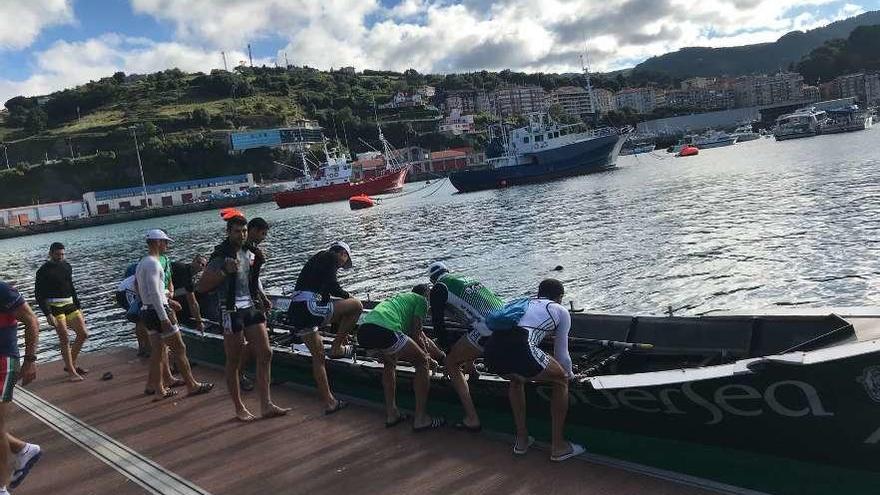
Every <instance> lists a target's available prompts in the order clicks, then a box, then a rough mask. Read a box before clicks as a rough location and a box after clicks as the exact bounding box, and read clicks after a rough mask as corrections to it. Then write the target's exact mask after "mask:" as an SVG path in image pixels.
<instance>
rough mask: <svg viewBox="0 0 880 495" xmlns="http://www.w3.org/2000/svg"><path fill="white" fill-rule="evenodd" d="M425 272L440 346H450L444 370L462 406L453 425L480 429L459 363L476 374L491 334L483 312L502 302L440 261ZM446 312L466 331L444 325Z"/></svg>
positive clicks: (433, 323) (498, 306)
mask: <svg viewBox="0 0 880 495" xmlns="http://www.w3.org/2000/svg"><path fill="white" fill-rule="evenodd" d="M428 276H429V277H430V279H431V283H433V284H434V285H433V287H431V296H430V301H431V323H432V326H433V329H434V333H435V335H436V336H437V337H438V338H439V339H440V344H441V346H442V347H443V348H448V347H449V346H450V345H451V346H452V348H451V349H450V350H449V353H448V354H447V355H446V372H447V373H448V374H449V378H450V379H451V380H452V387H453V388H454V389H455V392H456V393H457V394H458V398H459V399H460V400H461V405H462V408H464V418H463V419H462V420H461V421H460V422H459V423H456V425H455V427H456V428H458V429H460V430H466V431H473V432H477V431H480V429H481V426H480V417H479V416H478V415H477V409H476V408H475V407H474V401H473V399H472V398H471V392H470V389H469V388H468V384H467V381H465V379H464V373H463V372H462V367H464V366H468V367H469V368H470V373H471V374H472V376H476V370H475V369H474V367H473V362H474V360H475V359H477V358H478V357H480V356H482V355H483V344H484V343H485V341H486V339H487V338H488V336H489V335H490V334H491V331H490V330H489V328H488V327H487V326H486V323H485V319H486V315H488V314H489V312H490V311H492V310H493V309H497V308H500V307H502V306H503V305H504V302H503V301H502V300H501V299H500V298H499V297H498V296H496V295H495V293H494V292H492V291H491V290H489V289H488V288H487V287H485V286H484V285H483V284H482V283H480V282H478V281H476V280H473V279H470V278H464V277H458V276H455V275H452V274H451V273H449V270H448V269H447V268H446V265H445V264H444V263H443V262H440V261H438V262H435V263H432V264H431V266H430V267H428ZM447 315H449V316H451V317H452V319H454V320H455V321H457V322H459V323H460V324H462V325H465V326H467V327H468V328H469V331H468V332H467V333H465V334H464V335H461V336H458V335H456V336H455V337H453V336H452V334H451V333H450V332H449V331H448V330H447V328H446V316H447Z"/></svg>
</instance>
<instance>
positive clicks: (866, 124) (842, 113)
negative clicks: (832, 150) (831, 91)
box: [819, 105, 874, 134]
mask: <svg viewBox="0 0 880 495" xmlns="http://www.w3.org/2000/svg"><path fill="white" fill-rule="evenodd" d="M826 113H827V114H828V120H826V121H825V122H824V123H822V125H821V126H820V127H819V133H820V134H838V133H841V132H854V131H864V130H866V129H870V128H871V126H872V125H873V121H874V119H873V117H872V116H871V112H868V111H867V110H862V109H860V108H859V106H858V105H849V106H846V107H843V108H834V109H829V110H827V111H826Z"/></svg>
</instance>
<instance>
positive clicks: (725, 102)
mask: <svg viewBox="0 0 880 495" xmlns="http://www.w3.org/2000/svg"><path fill="white" fill-rule="evenodd" d="M735 105H736V98H735V94H734V92H733V91H732V90H730V89H722V88H716V87H691V88H689V89H673V90H669V91H666V93H665V99H664V102H663V106H666V107H669V108H684V109H694V110H703V109H705V110H722V109H726V108H733V107H734V106H735Z"/></svg>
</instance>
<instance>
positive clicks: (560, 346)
mask: <svg viewBox="0 0 880 495" xmlns="http://www.w3.org/2000/svg"><path fill="white" fill-rule="evenodd" d="M564 294H565V289H564V288H563V286H562V282H560V281H558V280H556V279H552V278H548V279H545V280H542V281H541V283H540V285H538V297H536V298H529V299H520V300H516V301H512V302H510V303H508V304H507V305H506V306H504V307H503V308H501V309H499V310H496V311H494V312H492V313H491V314H490V315H489V317H488V318H487V324H488V326H489V327H490V328H491V329H492V330H493V332H492V336H491V337H490V338H489V340H488V341H487V342H486V352H485V358H486V363H488V364H489V369H490V370H492V371H493V372H494V373H497V374H499V375H501V376H503V377H505V378H507V379H508V380H510V391H509V396H510V407H511V409H512V410H513V421H514V423H515V424H516V443H515V444H514V447H513V453H514V454H516V455H524V454H526V452H528V449H529V446H531V444H532V442H533V441H534V440H533V439H532V437H530V436H529V433H528V429H527V428H526V393H525V383H526V382H545V383H549V384H551V385H552V387H553V396H552V398H551V400H550V420H551V429H552V444H551V450H550V460H552V461H564V460H566V459H569V458H571V457H574V456H577V455H580V454H582V453H583V452H584V448H583V447H582V446H580V445H577V444H575V443H572V442H568V441H566V440H565V436H564V429H565V416H566V414H567V413H568V400H569V398H568V381H569V380H571V379H572V377H573V376H574V372H573V371H572V363H571V355H570V354H569V352H568V331H569V330H570V329H571V315H570V314H569V313H568V310H567V309H566V308H565V307H564V306H562V304H561V303H562V296H563V295H564ZM547 334H553V356H548V355H547V354H546V353H545V352H544V351H542V350H541V349H540V348H539V347H538V345H539V344H540V343H541V341H543V340H544V337H545V336H547Z"/></svg>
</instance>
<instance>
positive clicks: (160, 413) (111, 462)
mask: <svg viewBox="0 0 880 495" xmlns="http://www.w3.org/2000/svg"><path fill="white" fill-rule="evenodd" d="M81 364H82V366H84V367H86V368H89V370H90V373H89V375H88V379H87V380H86V381H84V382H81V383H68V382H66V381H65V374H64V373H63V371H62V364H61V363H60V362H53V363H46V364H41V365H40V366H39V368H38V378H37V381H36V382H34V383H33V384H31V385H29V386H28V387H27V390H21V389H19V390H16V396H15V401H16V403H17V404H18V406H19V407H13V408H12V414H11V418H10V420H9V428H10V431H11V432H13V433H14V434H16V435H18V436H20V437H22V438H23V439H25V440H26V441H31V442H34V443H38V444H40V445H41V447H42V448H43V457H42V459H41V461H40V462H39V463H38V464H37V465H36V467H35V468H34V469H33V471H31V473H30V475H29V476H28V478H27V479H26V480H25V482H24V483H23V484H22V485H21V486H20V487H19V488H18V489H17V490H16V491H15V493H16V495H28V494H40V495H45V494H65V495H86V494H107V493H113V494H114V495H129V494H132V495H134V494H143V493H161V494H216V495H220V494H229V495H247V494H276V493H278V494H281V493H315V494H322V493H349V494H354V493H442V494H450V493H474V494H496V493H497V494H499V495H501V494H504V495H507V494H529V493H542V494H568V493H571V494H575V493H577V494H580V495H598V494H614V495H620V494H658V495H659V494H669V495H672V494H675V495H691V494H692V495H697V494H705V493H717V492H715V491H709V490H707V489H705V488H701V487H697V486H693V485H694V484H699V483H694V482H693V480H687V479H685V480H684V481H685V482H690V484H682V483H678V482H673V481H669V480H665V479H660V478H658V477H655V476H649V475H646V474H641V473H637V472H633V471H632V470H627V469H621V468H619V467H612V466H608V465H603V464H601V463H597V462H590V461H589V460H584V459H573V460H570V461H567V462H565V463H560V464H555V463H551V462H550V461H549V458H548V457H549V454H548V453H547V451H546V450H542V449H533V450H532V451H531V452H530V453H529V454H528V455H527V456H525V457H522V458H518V457H514V456H513V455H512V454H511V445H510V443H509V439H500V438H498V437H495V436H491V435H488V434H479V435H475V434H471V433H464V432H458V431H455V430H453V429H452V428H445V429H442V430H439V431H432V432H426V433H413V432H412V431H410V428H409V427H408V426H407V425H399V426H397V427H395V428H391V429H387V428H385V427H384V414H383V413H382V412H381V410H379V409H378V408H376V407H368V406H363V405H352V406H350V407H349V408H348V409H346V410H344V411H341V412H339V413H337V414H335V415H332V416H323V415H322V414H321V407H320V405H319V404H318V402H317V399H316V397H315V395H314V394H313V393H311V392H309V391H301V390H298V389H294V388H291V387H286V386H280V385H277V386H274V387H273V392H272V393H273V397H274V399H275V401H276V402H277V403H278V404H279V405H282V406H288V407H293V410H292V411H291V413H290V414H289V415H288V416H286V417H282V418H275V419H271V420H260V421H255V422H253V423H249V424H243V423H239V422H237V421H235V420H234V419H233V410H232V405H231V402H230V400H229V396H228V394H227V392H226V388H225V385H224V383H223V379H222V372H221V371H220V370H216V369H213V368H207V367H204V366H196V367H195V368H194V370H195V373H196V377H197V378H198V379H200V380H208V381H213V382H214V383H215V384H216V388H215V390H214V391H213V392H212V393H210V394H207V395H203V396H199V397H193V398H181V397H180V396H178V397H175V398H173V399H166V400H163V401H159V402H153V401H152V398H150V397H146V396H144V395H143V393H142V392H143V388H144V382H145V376H146V371H147V366H146V362H145V361H144V360H142V359H138V358H136V357H135V356H134V350H132V349H130V348H114V349H110V350H107V351H103V352H97V353H91V354H88V355H84V356H82V357H81ZM107 371H109V372H111V373H112V374H113V376H114V377H113V379H112V380H108V381H102V380H101V379H100V378H101V375H102V374H104V373H105V372H107ZM184 394H185V392H182V394H181V395H184ZM245 400H246V401H247V402H248V405H249V407H250V408H251V411H252V412H254V413H258V412H259V407H258V405H257V396H256V393H255V392H246V393H245ZM722 491H725V490H722ZM741 493H745V492H741Z"/></svg>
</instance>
